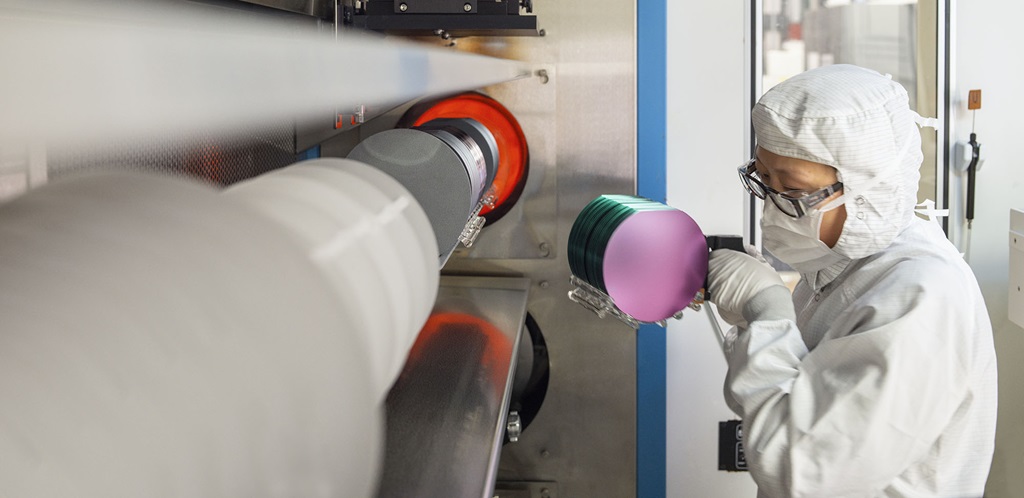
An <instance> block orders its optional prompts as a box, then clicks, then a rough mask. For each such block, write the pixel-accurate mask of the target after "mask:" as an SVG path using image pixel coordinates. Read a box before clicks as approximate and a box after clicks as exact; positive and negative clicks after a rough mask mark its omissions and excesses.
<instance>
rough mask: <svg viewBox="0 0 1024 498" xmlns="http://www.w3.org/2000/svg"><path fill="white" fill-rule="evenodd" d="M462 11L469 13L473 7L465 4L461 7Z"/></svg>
mask: <svg viewBox="0 0 1024 498" xmlns="http://www.w3.org/2000/svg"><path fill="white" fill-rule="evenodd" d="M462 10H464V11H466V12H469V11H471V10H473V5H472V4H468V3H467V4H466V5H463V6H462Z"/></svg>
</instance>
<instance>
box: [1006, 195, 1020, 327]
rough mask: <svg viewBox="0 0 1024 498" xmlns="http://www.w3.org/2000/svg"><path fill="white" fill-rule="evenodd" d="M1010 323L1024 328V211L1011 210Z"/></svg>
mask: <svg viewBox="0 0 1024 498" xmlns="http://www.w3.org/2000/svg"><path fill="white" fill-rule="evenodd" d="M1009 242H1010V288H1009V289H1008V290H1009V300H1010V302H1009V310H1010V311H1009V314H1010V321H1011V322H1013V323H1016V324H1017V326H1018V327H1024V290H1022V289H1024V211H1021V210H1019V209H1011V210H1010V241H1009Z"/></svg>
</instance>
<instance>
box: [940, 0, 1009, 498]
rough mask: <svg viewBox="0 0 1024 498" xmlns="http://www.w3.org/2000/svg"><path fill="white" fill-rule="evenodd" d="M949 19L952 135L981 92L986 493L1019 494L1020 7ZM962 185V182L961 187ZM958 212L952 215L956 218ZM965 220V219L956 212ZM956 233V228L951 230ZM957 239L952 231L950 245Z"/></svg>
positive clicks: (970, 4)
mask: <svg viewBox="0 0 1024 498" xmlns="http://www.w3.org/2000/svg"><path fill="white" fill-rule="evenodd" d="M954 3H956V4H959V5H958V6H957V7H956V9H955V13H954V16H953V17H952V18H951V19H952V20H953V22H954V24H955V29H956V37H957V42H956V53H955V56H956V61H955V64H956V67H955V71H956V72H955V78H956V88H957V92H956V95H958V97H959V98H958V100H960V101H961V102H956V103H954V110H953V114H952V116H953V117H955V118H956V123H955V124H956V127H955V128H954V132H955V133H956V136H957V138H959V139H962V140H964V141H966V140H967V138H968V135H969V134H970V127H971V116H970V113H969V112H968V111H967V105H966V101H967V91H968V90H970V89H974V88H980V89H982V109H981V110H980V111H977V116H976V118H977V125H976V128H975V130H976V132H977V134H978V140H979V141H980V142H981V143H982V150H983V151H984V153H985V154H984V156H985V157H986V160H985V164H984V167H983V168H982V169H981V171H980V172H978V176H977V183H978V186H977V203H976V204H975V219H974V227H973V230H972V232H973V233H972V237H971V238H972V240H971V254H970V258H969V262H970V264H971V268H973V269H974V273H975V275H977V277H978V281H979V282H980V283H981V288H982V293H983V294H984V295H985V304H986V305H987V306H988V310H989V316H990V317H991V318H992V327H993V329H994V331H995V343H996V353H997V355H998V361H999V425H998V428H997V433H996V455H995V458H994V459H993V464H992V472H991V473H990V475H989V482H988V487H987V489H986V496H990V497H1020V496H1024V473H1022V472H1021V470H1020V469H1021V468H1022V466H1024V425H1022V424H1021V421H1022V420H1024V387H1022V386H1024V361H1022V360H1024V330H1022V329H1021V328H1020V327H1017V326H1016V325H1014V324H1012V323H1011V322H1009V320H1008V319H1007V294H1008V293H1007V285H1008V277H1007V275H1008V272H1009V263H1008V261H1009V259H1008V258H1009V252H1008V251H1009V249H1008V239H1007V230H1008V228H1009V210H1010V208H1011V207H1015V208H1018V209H1019V208H1024V155H1022V154H1021V147H1020V143H1021V130H1022V129H1024V124H1022V122H1021V121H1022V119H1024V118H1022V116H1024V101H1022V96H1021V93H1020V90H1021V89H1022V88H1024V85H1022V84H1021V82H1022V81H1024V61H1022V59H1021V57H1020V56H1019V54H1017V52H1018V50H1019V48H1020V47H1022V46H1024V32H1022V31H1021V29H1020V20H1021V19H1022V18H1024V4H1021V3H1019V2H1003V1H998V0H960V1H958V2H954ZM958 183H960V182H958ZM955 214H956V213H954V215H955ZM961 216H962V215H961ZM954 228H959V227H954ZM959 239H960V238H959V237H957V236H956V234H955V233H954V240H957V241H958V240H959Z"/></svg>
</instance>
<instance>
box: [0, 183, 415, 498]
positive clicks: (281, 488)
mask: <svg viewBox="0 0 1024 498" xmlns="http://www.w3.org/2000/svg"><path fill="white" fill-rule="evenodd" d="M231 197H237V196H223V195H218V194H217V193H216V192H215V191H213V190H212V189H209V188H206V187H202V186H198V185H195V184H192V183H188V182H185V181H182V180H178V179H172V178H165V177H158V176H150V175H140V174H124V173H120V174H116V175H114V174H104V175H96V176H91V177H86V178H80V179H77V180H72V181H64V182H56V183H53V184H51V185H47V186H44V187H42V188H40V189H38V190H35V191H33V192H30V193H29V194H27V195H25V196H22V197H20V198H18V199H15V200H13V201H10V202H8V203H6V204H4V205H2V206H0V240H2V241H3V243H2V244H0V316H2V317H3V325H2V327H0V399H2V400H3V402H2V403H0V462H2V463H0V496H12V497H19V498H21V497H34V496H89V497H104V498H107V497H121V496H123V497H139V496H188V497H204V496H209V497H225V496H246V497H249V496H367V495H370V494H371V493H372V492H373V489H374V486H375V485H376V479H377V475H378V468H379V464H380V454H381V430H380V424H381V419H380V408H379V407H380V404H379V400H380V397H381V394H380V392H379V387H378V386H375V385H373V384H371V383H370V382H367V380H366V372H367V371H368V370H369V369H370V367H371V361H370V358H369V357H368V355H367V354H365V353H364V351H363V350H362V348H361V347H360V346H359V345H358V344H357V343H355V342H354V341H353V340H352V338H353V337H355V336H358V335H359V334H361V333H365V330H357V329H354V327H355V325H354V323H355V320H354V318H353V316H351V315H349V313H351V312H353V310H355V309H357V307H356V306H353V305H350V304H349V303H344V304H345V305H341V306H339V300H338V291H337V287H336V282H334V281H332V279H331V278H325V275H324V271H323V270H322V268H317V266H315V265H313V264H310V260H309V253H308V249H309V248H308V247H307V246H304V245H303V244H300V243H296V242H300V241H299V239H298V238H297V237H295V236H294V235H293V234H294V232H291V231H288V232H286V231H285V230H282V226H281V225H280V224H278V223H275V222H273V221H271V220H269V219H266V218H264V217H262V216H259V215H257V214H255V213H254V212H253V211H252V210H251V209H247V208H246V207H243V206H241V205H239V204H238V203H237V202H233V201H232V199H231ZM303 212H310V210H306V211H303ZM413 314H414V315H415V313H413Z"/></svg>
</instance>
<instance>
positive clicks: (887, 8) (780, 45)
mask: <svg viewBox="0 0 1024 498" xmlns="http://www.w3.org/2000/svg"><path fill="white" fill-rule="evenodd" d="M761 7H762V8H761V13H762V16H763V17H762V24H761V27H762V42H761V47H762V50H761V57H762V59H761V67H762V73H761V85H760V89H761V91H762V92H764V91H767V90H768V89H770V88H771V87H772V86H774V85H776V84H777V83H779V82H781V81H783V80H785V79H786V78H789V77H790V76H793V75H795V74H797V73H800V72H803V71H805V70H808V69H813V68H816V67H819V66H826V65H829V64H856V65H858V66H863V67H867V68H871V69H874V70H876V71H878V72H880V73H882V74H891V75H892V77H893V79H894V80H896V81H898V82H900V83H901V84H902V85H903V86H904V87H905V88H906V89H907V93H909V95H910V108H911V109H914V110H915V111H917V113H918V114H920V115H922V116H924V117H939V116H938V114H937V113H938V100H937V99H938V97H939V95H940V94H939V90H938V88H939V87H938V54H939V52H938V21H939V16H938V1H937V0H916V1H915V0H902V1H901V0H875V1H870V0H869V1H863V0H862V1H850V0H762V2H761ZM936 138H937V137H936V133H935V131H934V130H933V129H931V128H925V129H922V130H921V144H922V148H923V151H924V162H923V164H922V165H921V183H920V188H919V190H918V201H919V202H920V201H923V200H924V199H935V200H937V199H939V196H938V195H937V182H936V171H937V160H936V157H937V154H936Z"/></svg>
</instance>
